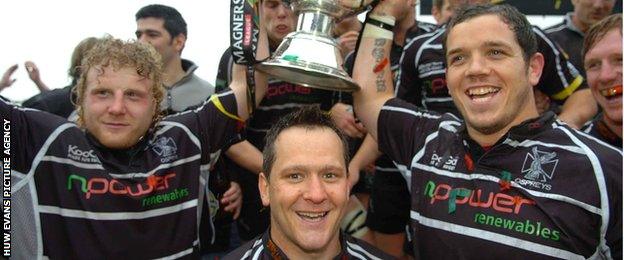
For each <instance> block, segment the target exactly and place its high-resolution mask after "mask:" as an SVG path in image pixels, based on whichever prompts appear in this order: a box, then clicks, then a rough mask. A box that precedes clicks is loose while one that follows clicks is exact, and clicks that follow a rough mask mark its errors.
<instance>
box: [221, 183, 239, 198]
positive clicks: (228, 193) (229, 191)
mask: <svg viewBox="0 0 624 260" xmlns="http://www.w3.org/2000/svg"><path fill="white" fill-rule="evenodd" d="M234 193H236V188H234V186H232V185H230V188H228V189H227V190H226V191H225V193H223V197H231V196H232V195H234Z"/></svg>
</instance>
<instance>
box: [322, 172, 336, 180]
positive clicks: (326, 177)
mask: <svg viewBox="0 0 624 260" xmlns="http://www.w3.org/2000/svg"><path fill="white" fill-rule="evenodd" d="M323 178H324V179H336V178H338V174H335V173H333V172H328V173H325V174H323Z"/></svg>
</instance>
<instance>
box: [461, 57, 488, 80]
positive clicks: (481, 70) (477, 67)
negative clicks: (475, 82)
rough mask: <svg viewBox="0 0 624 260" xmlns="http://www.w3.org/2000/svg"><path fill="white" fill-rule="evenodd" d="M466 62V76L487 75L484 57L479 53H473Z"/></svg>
mask: <svg viewBox="0 0 624 260" xmlns="http://www.w3.org/2000/svg"><path fill="white" fill-rule="evenodd" d="M468 62H469V63H468V70H467V71H466V73H467V74H468V76H480V75H487V74H488V73H489V71H490V69H489V66H488V64H487V60H486V58H485V57H482V56H481V55H473V56H472V57H471V58H470V60H469V61H468Z"/></svg>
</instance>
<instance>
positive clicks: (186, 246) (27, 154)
mask: <svg viewBox="0 0 624 260" xmlns="http://www.w3.org/2000/svg"><path fill="white" fill-rule="evenodd" d="M259 49H262V48H259ZM82 68H83V71H84V73H82V75H81V76H80V79H79V81H78V84H77V86H76V93H77V111H78V117H79V119H78V122H77V123H78V126H76V125H75V124H74V123H70V122H67V121H65V120H63V119H62V118H60V117H54V116H51V115H49V114H47V113H43V112H40V111H37V110H32V109H26V108H21V107H18V106H13V105H11V104H8V103H5V102H3V101H0V115H1V117H2V118H3V122H4V123H5V125H7V126H10V129H11V130H10V134H11V135H10V137H11V142H12V145H13V147H14V148H15V149H13V150H12V151H11V152H12V154H11V157H10V162H11V164H10V166H11V179H12V187H11V192H12V193H11V195H12V198H11V203H12V204H13V206H14V207H13V212H12V216H11V217H12V220H13V230H12V231H13V232H12V235H13V236H12V239H13V241H12V242H13V248H12V249H13V252H12V253H13V255H12V256H13V257H16V258H17V259H34V258H41V257H49V258H56V259H77V258H78V259H81V258H93V257H95V258H113V259H114V258H135V259H136V258H141V259H144V258H162V257H172V258H176V257H182V256H187V257H188V256H191V257H193V256H194V257H197V256H198V249H199V248H198V247H199V246H198V245H199V243H198V241H199V235H198V231H197V230H198V223H199V219H200V216H201V210H202V207H201V205H202V203H203V199H204V197H205V196H204V192H205V185H206V184H207V181H206V180H207V179H208V172H207V169H210V167H211V166H212V165H213V164H214V162H215V161H216V160H217V158H218V157H219V155H220V154H221V153H222V152H223V151H225V150H227V149H228V147H229V146H230V145H231V141H232V140H234V139H235V136H236V135H237V132H238V130H237V129H239V127H240V126H239V122H242V121H243V120H245V119H246V118H247V117H248V110H247V100H246V93H245V91H246V81H245V79H244V68H240V67H238V66H236V67H234V80H233V82H232V84H230V87H231V89H226V90H225V91H224V92H222V93H220V94H216V95H213V96H212V97H211V98H210V99H208V100H206V101H204V102H203V104H202V105H201V106H200V107H198V108H196V109H194V110H190V111H187V112H184V113H180V114H176V115H172V116H169V117H165V118H161V116H160V113H159V111H160V110H159V104H160V103H161V100H162V98H163V93H164V91H163V88H162V80H163V74H162V65H161V62H160V55H159V54H158V53H157V52H156V50H155V49H154V48H153V47H152V46H151V45H148V44H142V43H138V42H134V41H131V42H124V41H121V40H118V39H113V38H111V37H108V38H104V39H103V40H102V42H100V43H98V44H97V45H96V46H95V47H94V48H93V49H92V50H91V51H90V52H89V53H88V54H87V56H86V57H85V58H84V59H83V61H82ZM256 78H257V79H258V80H264V79H263V78H264V77H263V76H262V74H257V75H256ZM259 83H261V82H259ZM264 85H266V83H264ZM264 85H263V84H259V86H264ZM265 91H266V90H265V89H263V88H262V87H260V88H258V89H257V92H256V93H257V103H259V100H260V99H261V98H262V96H263V94H264V92H265ZM5 170H6V169H5Z"/></svg>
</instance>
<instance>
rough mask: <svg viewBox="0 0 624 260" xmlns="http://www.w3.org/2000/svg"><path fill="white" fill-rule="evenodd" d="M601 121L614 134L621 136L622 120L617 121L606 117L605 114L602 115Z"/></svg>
mask: <svg viewBox="0 0 624 260" xmlns="http://www.w3.org/2000/svg"><path fill="white" fill-rule="evenodd" d="M602 121H603V122H604V123H605V125H607V128H609V130H611V132H613V133H614V134H615V135H617V136H618V137H620V138H622V122H620V123H617V122H615V121H613V120H611V119H609V118H608V117H607V115H606V114H603V115H602Z"/></svg>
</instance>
